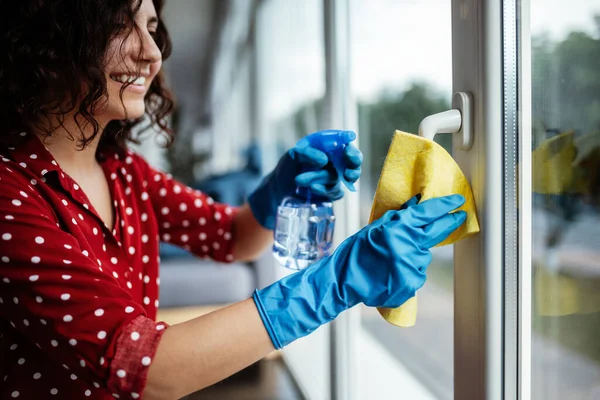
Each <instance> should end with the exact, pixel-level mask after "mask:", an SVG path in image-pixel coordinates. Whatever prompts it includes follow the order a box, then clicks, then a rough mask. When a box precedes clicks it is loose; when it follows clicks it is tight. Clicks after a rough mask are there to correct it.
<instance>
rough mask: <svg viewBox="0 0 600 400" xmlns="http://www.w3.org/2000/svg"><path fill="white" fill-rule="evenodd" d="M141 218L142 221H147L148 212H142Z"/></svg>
mask: <svg viewBox="0 0 600 400" xmlns="http://www.w3.org/2000/svg"><path fill="white" fill-rule="evenodd" d="M141 218H142V222H146V221H148V214H146V213H143V214H142V216H141Z"/></svg>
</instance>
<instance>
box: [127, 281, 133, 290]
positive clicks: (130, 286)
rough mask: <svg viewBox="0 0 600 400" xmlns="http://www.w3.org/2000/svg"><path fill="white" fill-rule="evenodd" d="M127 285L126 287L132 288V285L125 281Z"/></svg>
mask: <svg viewBox="0 0 600 400" xmlns="http://www.w3.org/2000/svg"><path fill="white" fill-rule="evenodd" d="M127 287H128V288H129V289H131V288H133V285H132V284H131V282H129V281H127Z"/></svg>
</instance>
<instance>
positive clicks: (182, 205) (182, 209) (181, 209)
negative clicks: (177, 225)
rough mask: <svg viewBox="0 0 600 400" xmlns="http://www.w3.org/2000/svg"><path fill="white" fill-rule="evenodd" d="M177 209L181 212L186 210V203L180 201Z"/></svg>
mask: <svg viewBox="0 0 600 400" xmlns="http://www.w3.org/2000/svg"><path fill="white" fill-rule="evenodd" d="M179 210H180V211H181V212H184V211H185V210H187V204H185V203H181V204H180V205H179Z"/></svg>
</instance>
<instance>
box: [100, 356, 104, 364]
mask: <svg viewBox="0 0 600 400" xmlns="http://www.w3.org/2000/svg"><path fill="white" fill-rule="evenodd" d="M100 365H104V357H100Z"/></svg>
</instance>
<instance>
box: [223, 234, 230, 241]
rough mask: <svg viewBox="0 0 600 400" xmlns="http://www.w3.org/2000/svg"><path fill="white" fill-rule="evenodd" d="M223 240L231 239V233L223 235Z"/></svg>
mask: <svg viewBox="0 0 600 400" xmlns="http://www.w3.org/2000/svg"><path fill="white" fill-rule="evenodd" d="M223 239H225V240H229V239H231V233H229V232H225V234H224V235H223Z"/></svg>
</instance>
